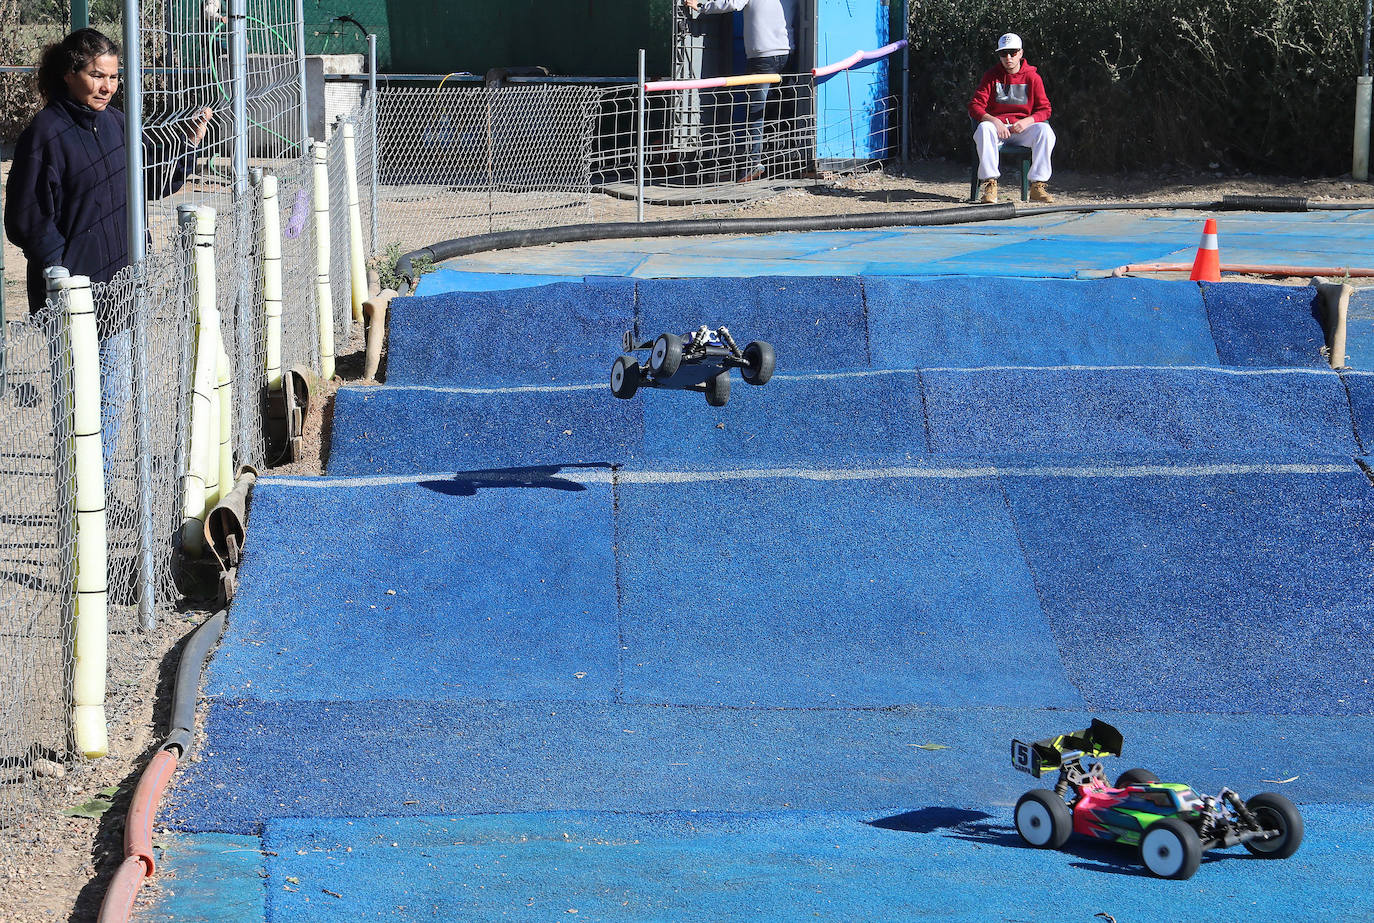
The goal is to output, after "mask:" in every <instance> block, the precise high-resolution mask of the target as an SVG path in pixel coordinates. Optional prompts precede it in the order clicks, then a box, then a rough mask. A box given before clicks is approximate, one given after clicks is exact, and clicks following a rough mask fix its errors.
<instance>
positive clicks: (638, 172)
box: [635, 48, 646, 221]
mask: <svg viewBox="0 0 1374 923" xmlns="http://www.w3.org/2000/svg"><path fill="white" fill-rule="evenodd" d="M645 79H646V78H645V73H644V49H643V48H641V49H639V107H638V116H639V118H638V119H636V123H637V125H636V129H635V220H636V221H643V220H644V115H645V109H646V105H645V98H644V97H645V91H644V82H645Z"/></svg>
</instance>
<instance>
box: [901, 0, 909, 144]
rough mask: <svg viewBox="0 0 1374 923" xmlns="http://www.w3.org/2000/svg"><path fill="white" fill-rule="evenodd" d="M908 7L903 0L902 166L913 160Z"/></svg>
mask: <svg viewBox="0 0 1374 923" xmlns="http://www.w3.org/2000/svg"><path fill="white" fill-rule="evenodd" d="M907 15H908V7H907V3H906V0H902V38H904V39H906V42H907V43H906V44H905V45H903V46H902V135H901V144H902V168H903V169H905V168H906V166H907V164H909V163H910V161H911V35H910V34H909V33H910V32H911V24H910V23H908V22H907Z"/></svg>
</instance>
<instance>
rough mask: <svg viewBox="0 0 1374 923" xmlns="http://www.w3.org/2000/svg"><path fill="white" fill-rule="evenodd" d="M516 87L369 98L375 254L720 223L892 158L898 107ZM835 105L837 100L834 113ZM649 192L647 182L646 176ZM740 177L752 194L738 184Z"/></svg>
mask: <svg viewBox="0 0 1374 923" xmlns="http://www.w3.org/2000/svg"><path fill="white" fill-rule="evenodd" d="M758 95H759V90H758V89H757V88H756V87H725V88H714V89H688V90H667V91H662V92H649V93H646V94H645V95H644V119H643V121H644V139H643V144H642V150H641V142H640V130H639V125H640V115H639V113H640V91H639V87H638V86H637V85H634V84H627V85H612V86H580V85H573V86H567V85H551V84H543V83H541V84H516V85H512V86H503V87H447V88H439V89H418V88H391V87H387V88H383V89H381V90H379V92H378V101H377V123H378V148H379V150H378V151H377V164H378V169H379V178H378V186H377V201H378V205H379V208H380V210H381V222H380V223H381V230H380V231H379V238H380V239H379V241H378V243H379V244H381V245H382V246H383V247H385V246H386V245H391V244H398V245H399V247H400V250H401V252H406V251H408V250H413V249H417V248H419V247H422V246H425V245H427V244H431V243H434V242H436V241H439V240H445V239H449V238H455V237H467V236H472V235H475V234H486V233H491V232H495V231H513V230H523V229H528V228H539V227H549V226H555V225H564V224H578V223H582V222H595V221H625V220H634V219H635V218H636V217H637V216H638V213H639V210H640V209H639V206H640V202H641V200H642V203H643V208H642V211H643V217H644V219H645V220H672V219H675V218H695V217H703V216H709V215H723V214H728V213H730V212H732V211H734V210H737V209H741V208H745V207H748V206H749V205H751V204H753V203H755V202H758V201H759V200H760V199H763V198H767V197H769V196H773V195H776V194H778V193H779V192H782V191H785V190H787V189H793V188H798V187H802V186H809V185H816V184H825V185H828V184H831V183H833V182H835V181H837V180H838V179H839V178H840V177H842V176H844V175H846V174H850V173H854V172H857V171H859V170H863V169H866V168H868V167H870V166H872V165H873V164H875V163H878V162H879V161H881V160H884V159H886V158H888V157H890V156H892V154H893V152H894V151H895V149H896V146H897V142H898V130H899V115H898V113H897V108H898V105H897V103H898V100H897V99H896V98H895V97H882V98H879V99H876V100H875V99H871V98H869V95H868V94H867V93H865V94H863V95H862V98H859V99H850V98H849V97H848V96H847V95H846V94H831V96H830V97H829V102H828V104H827V105H826V106H825V107H824V108H820V109H819V111H818V105H817V93H816V83H815V81H814V80H813V78H812V77H811V75H810V74H790V75H783V76H782V78H781V82H780V83H779V84H776V85H773V86H771V87H770V89H769V92H768V94H767V98H766V102H765V104H764V114H763V118H762V119H761V120H752V119H751V118H750V112H749V109H750V104H751V96H753V97H754V98H757V96H758ZM836 100H839V101H838V102H837V101H836ZM641 163H642V165H643V174H642V176H643V178H642V182H641V179H640V165H641ZM741 179H745V180H747V181H746V182H740V180H741Z"/></svg>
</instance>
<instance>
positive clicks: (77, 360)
mask: <svg viewBox="0 0 1374 923" xmlns="http://www.w3.org/2000/svg"><path fill="white" fill-rule="evenodd" d="M58 285H59V287H61V288H64V289H66V291H67V317H68V322H69V329H70V331H71V333H70V337H71V354H72V391H73V395H74V402H73V412H72V438H73V440H74V442H75V450H76V451H75V455H76V619H75V624H74V625H73V629H72V635H73V655H74V660H73V665H72V703H73V713H72V728H73V732H74V736H75V738H76V748H77V750H79V751H80V752H81V753H82V754H83V755H84V756H86V757H87V758H88V759H94V758H96V757H101V756H105V755H106V754H107V753H109V750H110V745H109V737H108V732H107V731H106V726H105V658H106V644H107V629H108V625H107V622H106V612H105V608H106V605H107V603H108V596H107V590H108V587H107V584H106V537H105V466H104V461H103V458H102V451H101V446H100V339H99V336H98V335H97V333H96V328H95V301H94V300H93V299H92V298H91V280H90V279H89V278H87V277H86V276H72V277H70V278H67V279H62V280H60V282H59V283H58Z"/></svg>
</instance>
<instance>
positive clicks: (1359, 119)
mask: <svg viewBox="0 0 1374 923" xmlns="http://www.w3.org/2000/svg"><path fill="white" fill-rule="evenodd" d="M1372 8H1374V3H1371V0H1364V45H1363V47H1362V48H1361V56H1360V76H1359V77H1357V78H1356V80H1355V144H1354V151H1353V154H1352V156H1351V166H1350V175H1351V176H1352V177H1354V178H1355V179H1357V180H1359V181H1361V182H1364V181H1366V180H1368V179H1369V123H1370V109H1371V100H1372V99H1374V78H1371V77H1370V75H1369V24H1370V17H1371V9H1372Z"/></svg>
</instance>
